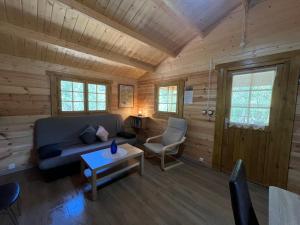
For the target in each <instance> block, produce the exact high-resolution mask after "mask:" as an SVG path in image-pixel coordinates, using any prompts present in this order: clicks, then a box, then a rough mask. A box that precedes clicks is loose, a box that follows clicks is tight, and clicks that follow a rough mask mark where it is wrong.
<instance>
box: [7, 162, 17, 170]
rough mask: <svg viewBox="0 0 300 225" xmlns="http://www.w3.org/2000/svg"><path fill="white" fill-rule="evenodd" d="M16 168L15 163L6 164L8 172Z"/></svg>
mask: <svg viewBox="0 0 300 225" xmlns="http://www.w3.org/2000/svg"><path fill="white" fill-rule="evenodd" d="M15 168H16V164H15V163H10V164H8V169H9V170H13V169H15Z"/></svg>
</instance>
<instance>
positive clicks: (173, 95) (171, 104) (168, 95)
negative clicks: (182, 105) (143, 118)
mask: <svg viewBox="0 0 300 225" xmlns="http://www.w3.org/2000/svg"><path fill="white" fill-rule="evenodd" d="M158 94H159V96H158V111H161V112H174V113H176V111H177V86H176V85H174V86H166V87H160V88H159V93H158Z"/></svg>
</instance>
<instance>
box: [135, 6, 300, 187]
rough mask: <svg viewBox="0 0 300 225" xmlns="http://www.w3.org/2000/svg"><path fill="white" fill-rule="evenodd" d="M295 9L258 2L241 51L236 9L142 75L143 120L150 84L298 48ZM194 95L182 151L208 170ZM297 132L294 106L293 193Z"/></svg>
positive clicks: (204, 123) (298, 163)
mask: <svg viewBox="0 0 300 225" xmlns="http://www.w3.org/2000/svg"><path fill="white" fill-rule="evenodd" d="M299 10H300V2H299V1H298V0H286V1H282V0H272V1H271V0H266V1H261V2H260V3H258V4H257V5H255V6H254V7H253V8H251V9H250V12H249V18H248V23H247V27H248V29H247V38H246V42H247V44H246V46H245V48H240V41H241V34H242V21H243V20H242V15H243V10H242V8H241V7H239V8H237V9H236V10H234V11H233V12H232V13H230V15H228V16H227V17H226V18H225V19H224V20H223V21H222V22H221V23H220V24H219V25H218V26H217V27H216V28H215V29H214V30H213V31H212V32H210V33H209V34H208V35H207V36H206V37H205V38H204V39H201V38H200V37H198V38H196V39H194V40H193V41H191V42H190V43H189V44H188V45H187V46H186V47H185V48H184V49H183V50H182V52H181V53H180V54H179V55H178V56H177V57H176V58H168V59H166V60H165V61H164V62H163V63H161V65H160V66H159V67H158V69H157V70H156V71H155V72H154V73H153V74H147V75H144V76H143V77H141V78H140V79H139V87H138V90H139V108H143V110H144V111H145V113H146V114H148V115H152V113H153V97H152V92H153V90H154V89H153V88H152V86H151V81H152V80H161V79H173V78H174V77H176V76H178V75H181V74H191V73H194V74H197V73H198V74H203V72H202V71H207V70H208V68H209V64H210V60H211V59H212V60H213V62H214V64H215V65H216V64H220V63H226V62H232V61H239V60H241V59H246V58H254V57H257V56H263V55H270V54H274V53H279V52H285V51H291V50H296V49H300V41H299V40H300V26H299V20H298V14H299ZM198 76H201V75H198ZM196 77H197V76H196ZM203 78H204V79H203V80H202V81H200V80H198V85H199V86H202V85H204V87H205V85H206V84H207V82H208V79H207V77H206V78H205V76H204V77H203ZM205 79H206V80H205ZM189 80H190V78H189V79H188V81H189ZM213 85H215V87H214V88H213V89H216V86H217V84H216V82H213ZM203 91H204V90H203ZM195 93H196V92H195ZM197 94H198V96H197V97H195V96H194V98H197V101H198V102H197V101H196V103H195V104H193V105H192V106H185V117H186V115H187V113H188V114H189V116H192V117H193V118H197V117H199V118H197V119H191V120H190V122H189V126H190V127H191V126H192V129H193V130H194V131H195V132H192V133H191V132H190V131H189V135H190V136H189V138H188V139H187V142H186V143H187V144H186V145H188V146H189V148H186V149H185V152H186V153H187V154H189V155H190V156H191V157H193V158H194V159H196V160H198V159H199V158H200V157H202V158H204V159H205V162H207V165H209V166H211V164H210V162H211V160H212V159H211V156H212V153H211V152H212V148H213V147H212V146H213V142H214V135H213V133H214V131H213V129H214V121H213V120H212V121H209V120H208V119H207V118H204V119H203V118H202V119H201V117H202V115H201V110H202V109H203V108H204V107H203V104H204V105H205V100H206V99H205V98H203V95H202V94H201V92H198V93H197ZM214 96H215V95H214ZM201 99H202V100H201ZM195 100H196V99H195ZM211 103H212V104H213V105H214V104H215V98H213V99H212V100H211ZM298 103H299V100H298ZM151 121H152V123H153V125H151V123H150V125H149V126H150V127H153V129H156V128H158V127H160V129H158V130H162V129H163V128H164V123H161V122H160V121H157V120H151ZM196 121H197V123H198V125H196V124H197V123H196ZM200 121H201V122H200ZM159 125H160V126H159ZM194 126H197V128H194ZM299 127H300V106H299V104H298V106H297V115H296V119H295V124H294V137H293V147H292V153H291V160H290V169H289V180H288V188H289V189H291V190H293V191H297V192H300V179H299V177H300V150H299V149H300V129H299ZM155 132H156V130H155ZM150 133H151V132H150Z"/></svg>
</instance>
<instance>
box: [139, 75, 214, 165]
mask: <svg viewBox="0 0 300 225" xmlns="http://www.w3.org/2000/svg"><path fill="white" fill-rule="evenodd" d="M208 75H209V73H208V71H206V72H201V73H195V74H184V75H180V76H174V77H172V79H182V78H184V79H186V86H190V87H192V88H193V90H194V94H193V104H190V105H184V111H183V117H184V118H185V119H186V120H187V121H188V132H187V140H186V142H185V144H184V154H185V156H186V157H190V158H193V159H196V160H200V158H202V159H203V162H204V163H205V164H207V165H211V159H212V149H213V136H214V117H212V118H210V117H208V116H207V115H205V116H204V115H202V110H204V109H207V100H208V80H209V79H208ZM159 81H162V79H161V78H160V77H156V76H155V75H153V76H148V77H144V79H140V80H139V82H138V103H139V105H138V108H139V110H142V112H143V114H145V115H146V116H150V119H149V120H148V122H147V129H146V136H154V135H157V134H159V133H161V132H162V131H163V130H164V128H165V126H166V120H164V119H157V118H154V117H152V115H153V113H154V86H155V85H154V84H155V83H156V82H159ZM216 82H217V79H216V76H215V75H214V74H212V77H211V90H210V101H209V102H210V104H209V106H210V109H213V110H214V109H215V101H216ZM202 159H201V160H202Z"/></svg>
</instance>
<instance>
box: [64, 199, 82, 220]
mask: <svg viewBox="0 0 300 225" xmlns="http://www.w3.org/2000/svg"><path fill="white" fill-rule="evenodd" d="M64 207H65V208H66V209H67V210H68V213H69V215H70V216H79V215H81V214H82V213H83V211H84V207H85V199H84V195H83V194H78V195H76V196H75V197H73V198H71V199H68V200H67V201H66V202H65V203H64Z"/></svg>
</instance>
